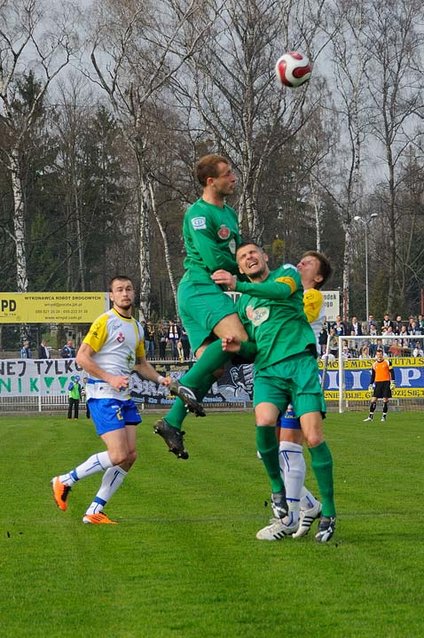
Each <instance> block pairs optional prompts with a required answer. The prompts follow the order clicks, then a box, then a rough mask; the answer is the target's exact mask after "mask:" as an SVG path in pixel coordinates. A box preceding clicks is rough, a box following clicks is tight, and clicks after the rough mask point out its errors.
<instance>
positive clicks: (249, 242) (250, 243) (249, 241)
mask: <svg viewBox="0 0 424 638" xmlns="http://www.w3.org/2000/svg"><path fill="white" fill-rule="evenodd" d="M245 246H256V248H259V250H262V251H263V250H264V248H263V246H261V245H260V244H258V242H256V241H255V240H254V239H244V240H243V241H242V242H241V244H240V245H239V246H237V250H236V253H237V252H238V251H239V250H240V248H244V247H245Z"/></svg>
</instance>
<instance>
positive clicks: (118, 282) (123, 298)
mask: <svg viewBox="0 0 424 638" xmlns="http://www.w3.org/2000/svg"><path fill="white" fill-rule="evenodd" d="M109 297H110V300H111V301H112V303H113V307H114V308H116V310H118V312H119V311H120V310H125V311H128V310H129V309H130V308H131V307H132V305H133V303H134V298H135V290H134V284H133V282H132V281H131V279H130V278H129V277H127V276H126V275H116V277H113V278H112V279H111V280H110V282H109Z"/></svg>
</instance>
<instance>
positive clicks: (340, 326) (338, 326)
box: [331, 315, 346, 337]
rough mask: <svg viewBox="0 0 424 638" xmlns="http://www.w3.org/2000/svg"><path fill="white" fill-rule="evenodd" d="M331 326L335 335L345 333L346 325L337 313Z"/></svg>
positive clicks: (338, 335) (339, 335)
mask: <svg viewBox="0 0 424 638" xmlns="http://www.w3.org/2000/svg"><path fill="white" fill-rule="evenodd" d="M331 327H332V328H334V331H335V334H336V335H337V337H342V336H343V335H345V334H346V326H345V324H344V323H343V321H342V318H341V317H340V315H337V317H336V321H335V322H334V323H333V325H332V326H331Z"/></svg>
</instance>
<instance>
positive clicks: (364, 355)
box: [359, 344, 371, 359]
mask: <svg viewBox="0 0 424 638" xmlns="http://www.w3.org/2000/svg"><path fill="white" fill-rule="evenodd" d="M359 359H371V355H370V347H369V345H368V344H365V345H363V346H362V348H361V351H360V353H359Z"/></svg>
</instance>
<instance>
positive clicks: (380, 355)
mask: <svg viewBox="0 0 424 638" xmlns="http://www.w3.org/2000/svg"><path fill="white" fill-rule="evenodd" d="M375 356H376V358H377V361H382V360H383V359H384V350H383V348H377V350H376V351H375Z"/></svg>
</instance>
